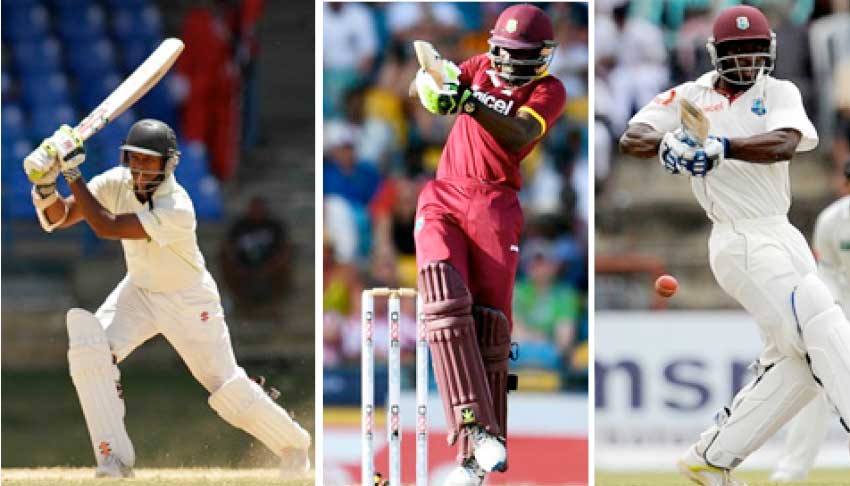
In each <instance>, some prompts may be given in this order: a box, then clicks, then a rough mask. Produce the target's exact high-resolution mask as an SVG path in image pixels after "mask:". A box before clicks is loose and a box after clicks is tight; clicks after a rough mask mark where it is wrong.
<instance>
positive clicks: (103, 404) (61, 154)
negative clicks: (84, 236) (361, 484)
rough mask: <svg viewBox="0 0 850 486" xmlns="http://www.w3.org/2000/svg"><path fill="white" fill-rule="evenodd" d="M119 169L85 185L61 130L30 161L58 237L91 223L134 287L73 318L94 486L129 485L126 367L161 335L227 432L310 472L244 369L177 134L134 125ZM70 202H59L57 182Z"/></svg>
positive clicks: (282, 417)
mask: <svg viewBox="0 0 850 486" xmlns="http://www.w3.org/2000/svg"><path fill="white" fill-rule="evenodd" d="M120 154H121V163H120V166H119V167H115V168H113V169H110V170H107V171H106V172H104V173H102V174H100V175H98V176H96V177H94V178H92V180H91V181H90V182H88V183H86V181H84V180H83V177H82V175H81V173H80V169H79V165H80V164H82V163H83V162H84V161H85V157H86V152H85V147H84V146H83V142H82V140H81V138H80V136H79V134H78V133H77V132H76V131H75V130H74V129H73V128H71V127H69V126H67V125H63V126H62V127H61V128H59V130H57V131H56V132H55V133H54V134H53V136H52V137H50V138H48V139H46V140H44V142H42V144H41V145H40V146H39V148H38V149H36V150H35V151H34V152H33V153H32V154H30V155H29V156H28V157H27V158H26V159H25V161H24V168H25V170H26V172H27V174H28V175H29V176H30V177H31V180H32V178H33V175H34V174H43V176H41V177H40V178H38V179H37V180H36V181H35V182H34V184H35V185H34V186H33V189H32V202H33V205H34V206H35V209H36V214H37V215H38V220H39V222H40V223H41V226H42V228H44V230H45V231H47V232H52V231H54V230H56V229H59V228H67V227H69V226H72V225H74V224H76V223H78V222H80V221H82V220H85V221H86V222H87V223H88V224H89V226H90V227H91V228H92V230H94V232H95V234H97V236H98V237H100V238H103V239H110V240H121V244H122V246H123V247H124V257H125V260H126V264H127V276H126V277H124V279H123V280H122V281H121V282H120V283H119V284H118V286H117V287H116V288H115V290H113V291H112V293H111V294H110V295H109V296H108V297H107V298H106V301H105V302H104V303H103V304H102V305H101V306H100V309H98V310H97V312H96V313H95V314H92V313H91V312H89V311H87V310H83V309H71V310H70V311H68V315H67V327H68V338H69V339H68V347H69V349H68V364H69V367H70V373H71V379H72V381H73V383H74V386H75V387H76V389H77V395H78V396H79V399H80V405H81V406H82V409H83V415H84V416H85V419H86V424H87V426H88V431H89V435H90V437H91V444H92V448H93V450H94V454H95V458H96V460H97V470H96V473H95V475H96V476H97V477H132V476H133V470H132V467H133V464H134V463H135V461H136V454H135V452H134V450H133V444H132V442H131V441H130V438H129V437H128V435H127V430H126V428H125V427H124V401H123V396H122V392H121V384H120V382H119V378H120V373H119V371H118V366H117V365H118V363H120V362H121V361H122V360H124V358H126V357H127V355H129V354H130V353H131V352H132V351H133V350H134V349H136V348H137V347H138V346H139V345H141V344H142V343H144V342H145V341H147V340H148V339H150V338H152V337H153V336H155V335H157V334H160V333H161V334H163V335H164V336H165V338H166V339H168V341H169V342H170V343H171V345H172V346H174V349H176V350H177V353H178V354H179V355H180V357H181V358H182V359H183V361H184V362H185V363H186V365H187V366H188V368H189V370H190V371H191V373H192V375H193V376H194V377H195V379H197V380H198V381H199V382H200V383H201V385H203V386H204V388H206V389H207V391H209V393H210V398H209V405H210V407H212V408H213V410H215V411H216V412H217V413H218V414H219V415H220V416H221V418H223V419H224V420H225V421H226V422H228V423H229V424H231V425H233V426H234V427H238V428H240V429H242V430H244V431H245V432H248V433H249V434H251V435H253V436H254V437H256V438H257V439H258V440H260V441H261V442H262V443H263V444H265V445H266V446H267V447H268V448H269V449H271V451H272V452H274V453H275V454H276V455H278V456H279V457H280V458H281V459H282V467H283V468H285V471H284V472H285V473H290V472H294V471H295V470H300V471H302V472H303V471H305V470H306V468H308V467H309V462H308V459H307V450H308V448H309V445H310V436H309V434H308V433H307V432H306V431H305V430H304V429H302V428H301V427H300V426H299V425H298V424H297V423H296V422H295V421H293V420H292V418H290V416H289V415H288V414H287V413H286V411H285V410H283V409H282V408H281V407H279V406H278V405H277V404H276V403H275V402H274V401H273V400H272V399H271V398H270V397H269V396H268V395H267V393H266V391H265V390H264V389H263V388H262V387H261V386H260V384H258V383H256V382H255V381H253V380H251V379H249V378H248V377H247V376H246V374H245V371H244V370H243V369H242V368H241V367H239V366H238V365H237V364H236V359H235V358H234V355H233V349H232V347H231V344H230V335H229V333H228V329H227V325H226V324H225V321H224V312H223V311H222V308H221V302H220V298H219V294H218V289H217V287H216V284H215V281H213V279H212V276H211V275H210V274H209V272H208V271H207V269H206V266H205V263H204V257H203V255H202V254H201V252H200V250H199V248H198V243H197V238H196V235H195V227H196V225H197V222H196V220H195V211H194V208H193V206H192V201H191V200H190V199H189V196H188V194H187V193H186V190H185V189H183V187H181V186H180V184H178V183H177V180H176V179H175V177H174V168H175V166H176V165H177V163H178V162H179V160H180V152H179V151H178V150H177V138H176V136H175V134H174V131H173V130H172V129H171V128H170V127H169V126H168V125H166V124H165V123H162V122H160V121H157V120H141V121H138V122H136V123H135V124H134V125H133V126H132V127H131V128H130V131H129V133H128V134H127V138H126V140H125V141H124V144H123V145H121V149H120ZM60 173H61V174H62V176H63V177H64V178H65V180H66V181H67V182H68V186H69V187H70V189H71V193H72V195H70V196H68V197H62V196H61V195H59V194H58V193H57V191H56V178H57V176H58V175H59V174H60Z"/></svg>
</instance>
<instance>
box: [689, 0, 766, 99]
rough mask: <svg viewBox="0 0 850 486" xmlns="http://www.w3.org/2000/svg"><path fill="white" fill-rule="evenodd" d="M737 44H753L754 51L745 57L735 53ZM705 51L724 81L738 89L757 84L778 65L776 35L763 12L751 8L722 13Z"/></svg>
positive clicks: (734, 9)
mask: <svg viewBox="0 0 850 486" xmlns="http://www.w3.org/2000/svg"><path fill="white" fill-rule="evenodd" d="M753 41H763V43H764V44H763V45H760V43H753ZM736 42H741V43H750V46H749V47H748V48H749V49H753V51H752V52H743V53H742V52H740V50H736V49H734V43H736ZM721 46H723V48H720V47H721ZM705 47H706V49H707V50H708V54H709V57H710V58H711V64H712V65H713V66H714V69H715V70H716V71H717V72H718V74H719V75H720V77H721V78H723V79H724V80H726V81H727V82H729V83H732V84H736V85H744V86H749V85H752V84H755V82H756V81H757V79H758V77H759V76H760V75H763V74H764V75H766V74H770V73H772V72H773V68H774V65H775V62H776V34H774V33H773V31H772V30H770V23H769V22H768V21H767V17H765V15H764V14H763V13H762V12H761V10H759V9H757V8H755V7H750V6H748V5H736V6H734V7H729V8H726V9H724V10H722V11H721V12H720V14H719V15H718V16H717V19H715V21H714V27H713V28H712V36H711V37H710V38H709V39H708V43H707V44H706V45H705Z"/></svg>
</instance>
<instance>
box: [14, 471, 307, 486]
mask: <svg viewBox="0 0 850 486" xmlns="http://www.w3.org/2000/svg"><path fill="white" fill-rule="evenodd" d="M135 473H136V477H135V479H132V480H126V479H95V478H94V469H93V468H34V469H18V468H8V469H3V470H2V471H0V479H2V482H3V486H63V485H75V486H78V485H79V486H89V485H91V486H130V485H132V484H144V485H151V486H207V485H210V486H266V485H276V486H313V485H314V480H313V474H312V473H310V474H309V475H306V476H304V477H302V478H297V479H291V480H282V479H281V477H280V473H279V471H278V470H277V469H216V468H186V469H136V470H135Z"/></svg>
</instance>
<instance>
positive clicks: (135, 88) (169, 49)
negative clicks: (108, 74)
mask: <svg viewBox="0 0 850 486" xmlns="http://www.w3.org/2000/svg"><path fill="white" fill-rule="evenodd" d="M183 47H184V46H183V41H181V40H180V39H177V38H174V37H172V38H169V39H166V40H164V41H162V44H160V45H159V47H157V48H156V50H155V51H153V53H152V54H151V55H150V56H148V58H147V59H145V62H143V63H142V64H141V65H140V66H139V67H137V68H136V70H135V71H133V73H132V74H131V75H130V76H129V77H127V79H125V80H124V82H123V83H121V84H120V85H119V86H118V87H117V88H115V91H113V92H112V93H110V94H109V96H107V97H106V99H105V100H103V101H102V102H101V103H100V104H99V105H97V107H96V108H95V109H94V110H92V112H91V113H89V114H88V116H87V117H85V118H83V120H82V121H81V122H80V123H79V124H77V127H76V130H77V133H78V134H79V135H80V137H81V138H82V139H83V141H85V140H88V139H89V138H91V136H92V135H94V134H95V133H97V132H99V131H100V130H101V129H102V128H103V127H105V126H106V125H108V124H109V122H111V121H112V120H114V119H115V118H117V117H119V116H121V114H122V113H124V112H125V111H127V108H129V107H131V106H132V105H133V104H134V103H135V102H137V101H139V98H141V97H142V96H144V95H145V94H146V93H147V92H148V91H150V90H151V88H153V87H154V85H155V84H156V83H158V82H159V80H160V79H162V77H163V76H165V73H166V72H168V70H169V69H171V66H173V65H174V62H175V61H177V57H179V56H180V53H181V52H183Z"/></svg>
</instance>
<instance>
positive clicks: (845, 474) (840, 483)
mask: <svg viewBox="0 0 850 486" xmlns="http://www.w3.org/2000/svg"><path fill="white" fill-rule="evenodd" d="M768 476H769V473H768V472H766V471H742V472H740V473H736V474H735V477H737V478H738V479H742V480H744V481H746V482H747V484H748V485H749V486H769V485H770V486H775V485H776V484H778V483H772V482H770V481H768V480H767V478H768ZM4 484H5V482H4ZM595 484H596V486H688V485H693V484H694V483H692V482H690V481H689V480H687V479H685V478H684V477H683V476H682V475H680V474H678V473H675V472H669V473H668V472H616V473H614V472H597V473H596V483H595ZM793 484H799V485H805V486H850V469H826V470H819V471H813V472H812V474H811V475H810V476H809V479H808V480H806V481H803V482H800V483H793Z"/></svg>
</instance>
